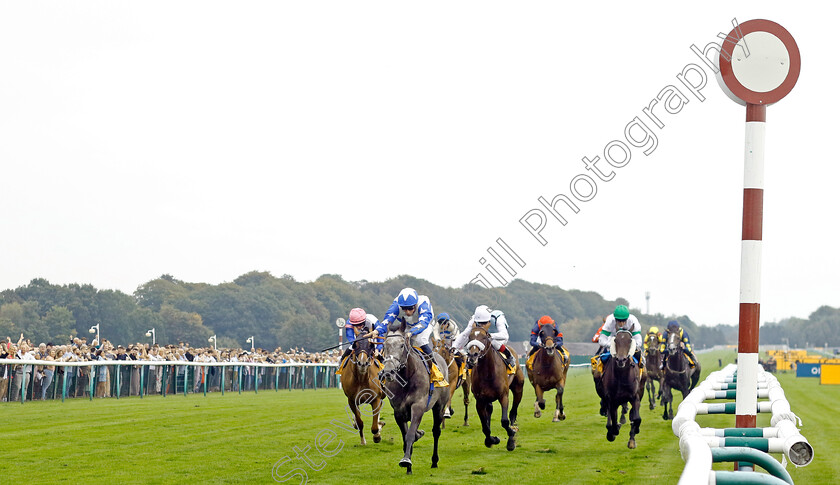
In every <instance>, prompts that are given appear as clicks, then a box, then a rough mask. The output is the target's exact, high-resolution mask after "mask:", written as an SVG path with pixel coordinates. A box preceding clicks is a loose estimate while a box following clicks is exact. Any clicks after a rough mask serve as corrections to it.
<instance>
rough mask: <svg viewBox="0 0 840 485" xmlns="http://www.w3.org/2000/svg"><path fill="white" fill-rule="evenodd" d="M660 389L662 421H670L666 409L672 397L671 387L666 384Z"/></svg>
mask: <svg viewBox="0 0 840 485" xmlns="http://www.w3.org/2000/svg"><path fill="white" fill-rule="evenodd" d="M662 387H663V389H662V419H664V420H666V421H667V420H668V419H670V418H669V417H668V407H669V405H670V404H671V400H672V399H673V396H672V395H671V386H670V385H668V383H667V382H666V383H665V384H664V385H663V386H662ZM672 409H673V408H672ZM671 412H673V411H671Z"/></svg>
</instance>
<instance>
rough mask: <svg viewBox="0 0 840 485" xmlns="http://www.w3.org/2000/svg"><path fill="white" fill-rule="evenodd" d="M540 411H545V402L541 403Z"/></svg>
mask: <svg viewBox="0 0 840 485" xmlns="http://www.w3.org/2000/svg"><path fill="white" fill-rule="evenodd" d="M540 409H545V401H542V402H540Z"/></svg>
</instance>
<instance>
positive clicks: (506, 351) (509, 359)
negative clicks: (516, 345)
mask: <svg viewBox="0 0 840 485" xmlns="http://www.w3.org/2000/svg"><path fill="white" fill-rule="evenodd" d="M502 349H503V350H502V354H504V356H505V362H506V363H507V365H508V367H510V368H511V369H516V360H515V359H514V358H513V354H511V353H510V349H508V348H507V347H506V346H502Z"/></svg>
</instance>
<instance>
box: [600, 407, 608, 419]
mask: <svg viewBox="0 0 840 485" xmlns="http://www.w3.org/2000/svg"><path fill="white" fill-rule="evenodd" d="M598 414H600V415H601V416H603V417H605V418H606V417H607V410H606V409H602V410H600V411H598Z"/></svg>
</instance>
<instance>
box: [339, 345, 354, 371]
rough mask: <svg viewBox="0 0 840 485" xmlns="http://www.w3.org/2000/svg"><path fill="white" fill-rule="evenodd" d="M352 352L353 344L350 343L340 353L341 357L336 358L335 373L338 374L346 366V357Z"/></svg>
mask: <svg viewBox="0 0 840 485" xmlns="http://www.w3.org/2000/svg"><path fill="white" fill-rule="evenodd" d="M352 352H353V346H352V345H351V346H350V347H348V348H347V349H346V350H345V351H344V353H343V354H341V358H340V359H338V369H337V370H336V371H335V374H336V375H338V376H340V375H341V373H342V372H343V371H344V367H346V366H347V360H349V359H347V357H349V356H350V354H351V353H352Z"/></svg>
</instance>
